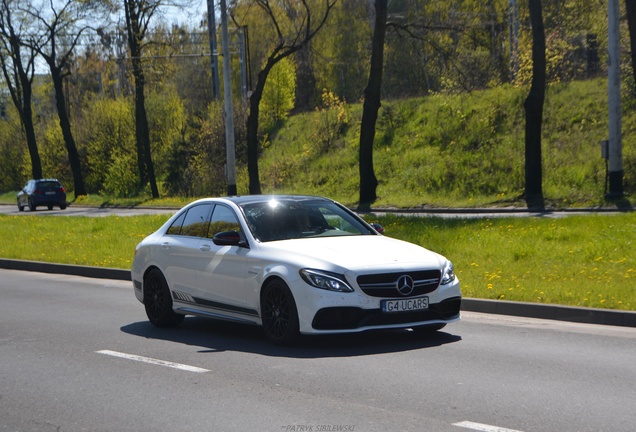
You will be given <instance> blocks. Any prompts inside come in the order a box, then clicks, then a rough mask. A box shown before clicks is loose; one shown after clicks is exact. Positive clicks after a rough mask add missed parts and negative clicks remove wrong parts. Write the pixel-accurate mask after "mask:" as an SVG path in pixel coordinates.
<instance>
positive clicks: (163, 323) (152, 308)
mask: <svg viewBox="0 0 636 432" xmlns="http://www.w3.org/2000/svg"><path fill="white" fill-rule="evenodd" d="M144 305H145V307H146V315H147V316H148V320H149V321H150V322H151V323H152V324H154V325H156V326H157V327H174V326H176V325H178V324H179V323H181V321H183V318H185V316H184V315H181V314H177V313H175V312H174V311H173V310H172V296H171V295H170V290H169V289H168V282H166V278H164V277H163V274H162V273H161V272H160V271H159V270H158V269H153V270H151V271H150V273H148V275H147V276H146V277H145V279H144Z"/></svg>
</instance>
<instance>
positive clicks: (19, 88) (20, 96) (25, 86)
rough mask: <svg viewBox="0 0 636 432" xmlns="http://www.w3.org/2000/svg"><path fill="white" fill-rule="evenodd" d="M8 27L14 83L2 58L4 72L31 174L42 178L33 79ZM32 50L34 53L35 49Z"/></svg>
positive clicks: (18, 43) (16, 38)
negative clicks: (35, 121) (33, 104)
mask: <svg viewBox="0 0 636 432" xmlns="http://www.w3.org/2000/svg"><path fill="white" fill-rule="evenodd" d="M4 7H6V6H4ZM7 27H8V30H9V32H10V33H9V34H8V35H6V36H8V39H9V44H10V46H11V50H12V53H11V54H10V55H9V56H7V57H8V58H11V60H13V76H15V77H16V80H15V82H14V85H11V79H10V78H9V76H10V72H9V65H8V64H7V62H6V61H5V59H4V58H3V59H0V60H1V63H2V72H3V74H4V77H5V82H6V84H7V87H9V93H10V94H11V99H12V100H13V104H14V105H15V107H16V109H17V110H18V113H19V114H20V120H21V121H22V126H23V127H24V133H25V135H26V141H27V148H28V149H29V156H30V157H31V175H32V176H33V178H34V179H40V178H42V162H41V160H40V153H39V151H38V146H37V141H36V136H35V127H34V125H33V106H32V103H31V102H32V99H31V96H32V94H33V89H32V81H31V79H29V73H28V72H27V70H25V69H24V65H23V63H22V55H21V52H20V49H21V46H20V40H19V38H18V37H17V36H16V35H15V34H14V33H13V29H12V27H10V26H7ZM6 36H5V37H6ZM31 52H32V53H33V51H31ZM32 55H33V54H32ZM32 73H33V71H32Z"/></svg>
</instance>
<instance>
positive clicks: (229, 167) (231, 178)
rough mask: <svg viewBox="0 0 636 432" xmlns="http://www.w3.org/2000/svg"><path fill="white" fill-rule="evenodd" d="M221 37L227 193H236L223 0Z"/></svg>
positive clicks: (228, 63) (229, 74) (228, 46)
mask: <svg viewBox="0 0 636 432" xmlns="http://www.w3.org/2000/svg"><path fill="white" fill-rule="evenodd" d="M221 37H222V44H223V94H224V96H225V154H226V166H225V171H226V173H227V194H228V196H232V195H236V194H237V191H236V151H235V150H234V115H233V112H234V111H233V107H232V77H231V74H232V72H231V71H230V43H229V40H228V30H227V4H226V0H221Z"/></svg>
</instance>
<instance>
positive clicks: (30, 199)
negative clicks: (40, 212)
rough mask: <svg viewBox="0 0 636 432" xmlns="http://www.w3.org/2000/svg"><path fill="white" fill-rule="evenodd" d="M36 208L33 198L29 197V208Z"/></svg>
mask: <svg viewBox="0 0 636 432" xmlns="http://www.w3.org/2000/svg"><path fill="white" fill-rule="evenodd" d="M36 208H37V207H36V205H35V203H34V202H33V199H32V198H29V210H31V211H35V209H36Z"/></svg>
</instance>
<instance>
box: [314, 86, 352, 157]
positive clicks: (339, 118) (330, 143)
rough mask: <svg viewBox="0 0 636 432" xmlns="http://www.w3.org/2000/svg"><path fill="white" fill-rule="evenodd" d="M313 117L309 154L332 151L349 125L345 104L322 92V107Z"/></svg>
mask: <svg viewBox="0 0 636 432" xmlns="http://www.w3.org/2000/svg"><path fill="white" fill-rule="evenodd" d="M316 112H317V115H316V116H314V128H313V131H314V132H313V138H314V139H313V143H314V146H313V147H312V148H309V149H307V151H309V152H315V153H324V152H327V151H329V150H330V149H332V148H333V147H334V146H335V145H336V144H337V143H338V141H339V140H340V138H341V137H342V136H343V134H344V132H345V131H346V128H347V126H348V125H349V113H348V110H347V103H346V102H345V101H344V100H342V99H340V98H338V96H336V95H335V94H334V93H333V92H330V91H327V90H326V89H325V90H323V92H322V106H320V107H318V108H316Z"/></svg>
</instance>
